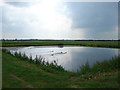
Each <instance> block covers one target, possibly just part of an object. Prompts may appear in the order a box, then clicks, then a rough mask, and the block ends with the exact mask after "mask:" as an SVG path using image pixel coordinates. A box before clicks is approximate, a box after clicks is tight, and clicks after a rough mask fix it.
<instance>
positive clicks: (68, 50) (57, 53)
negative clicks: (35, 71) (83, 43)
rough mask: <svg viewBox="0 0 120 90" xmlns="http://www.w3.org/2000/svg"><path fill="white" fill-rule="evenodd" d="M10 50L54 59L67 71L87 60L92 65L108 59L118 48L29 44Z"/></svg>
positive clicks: (115, 53) (76, 67)
mask: <svg viewBox="0 0 120 90" xmlns="http://www.w3.org/2000/svg"><path fill="white" fill-rule="evenodd" d="M7 49H9V50H10V51H11V52H15V51H17V52H21V53H25V54H26V55H28V56H30V55H32V57H33V58H35V57H36V55H38V56H40V55H41V56H42V57H44V58H45V60H46V61H49V62H52V61H53V60H56V61H57V62H58V65H61V66H63V67H64V68H65V69H66V70H68V71H77V70H78V69H79V67H80V66H81V65H83V64H85V63H86V62H87V61H88V62H89V63H90V65H93V64H94V63H95V62H96V61H103V60H109V59H111V58H112V57H114V56H118V49H112V48H95V47H80V46H66V47H63V48H61V47H55V46H31V47H12V48H10V47H9V48H7Z"/></svg>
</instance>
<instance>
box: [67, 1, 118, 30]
mask: <svg viewBox="0 0 120 90" xmlns="http://www.w3.org/2000/svg"><path fill="white" fill-rule="evenodd" d="M67 5H68V8H69V10H70V11H71V12H72V15H71V17H72V20H73V22H74V23H73V28H91V29H96V30H107V29H110V28H111V27H114V26H115V25H117V19H118V18H117V12H118V11H117V3H105V2H104V3H100V2H96V3H95V2H89V3H81V2H72V3H67Z"/></svg>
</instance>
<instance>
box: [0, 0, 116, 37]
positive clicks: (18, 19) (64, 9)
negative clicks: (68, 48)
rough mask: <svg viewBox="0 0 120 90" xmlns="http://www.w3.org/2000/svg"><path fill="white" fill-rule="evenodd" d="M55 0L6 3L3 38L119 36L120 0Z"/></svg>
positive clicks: (3, 9) (0, 21)
mask: <svg viewBox="0 0 120 90" xmlns="http://www.w3.org/2000/svg"><path fill="white" fill-rule="evenodd" d="M53 1H54V2H51V1H50V0H49V1H48V0H43V1H42V0H41V2H39V3H38V2H37V3H35V2H6V3H2V4H3V8H2V16H0V17H2V20H0V23H2V25H3V27H2V38H22V39H23V38H27V39H118V3H117V2H61V0H53ZM0 10H1V9H0Z"/></svg>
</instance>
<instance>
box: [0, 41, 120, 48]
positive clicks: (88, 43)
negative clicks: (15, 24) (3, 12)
mask: <svg viewBox="0 0 120 90" xmlns="http://www.w3.org/2000/svg"><path fill="white" fill-rule="evenodd" d="M118 43H119V41H116V40H106V41H100V40H99V41H98V40H96V41H95V40H80V41H75V40H3V41H2V46H3V47H14V46H48V45H80V46H91V47H108V48H120V46H119V44H118Z"/></svg>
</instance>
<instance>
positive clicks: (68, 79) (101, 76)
mask: <svg viewBox="0 0 120 90" xmlns="http://www.w3.org/2000/svg"><path fill="white" fill-rule="evenodd" d="M18 57H19V56H18V55H16V56H13V55H11V54H10V53H9V52H6V51H3V53H2V65H3V67H2V70H3V72H2V75H3V78H2V87H3V88H119V83H118V79H119V78H118V73H119V72H118V69H119V70H120V66H119V65H118V63H119V62H120V57H115V58H113V59H111V60H109V61H105V62H101V63H100V62H98V63H96V64H95V65H94V66H93V67H92V68H90V67H89V65H88V64H86V65H85V66H83V67H82V69H81V70H80V71H78V72H68V71H65V70H62V69H59V68H58V69H57V68H53V67H51V66H49V67H47V66H45V65H39V64H36V63H33V62H30V61H29V60H30V59H28V60H27V59H24V60H23V59H22V58H18Z"/></svg>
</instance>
